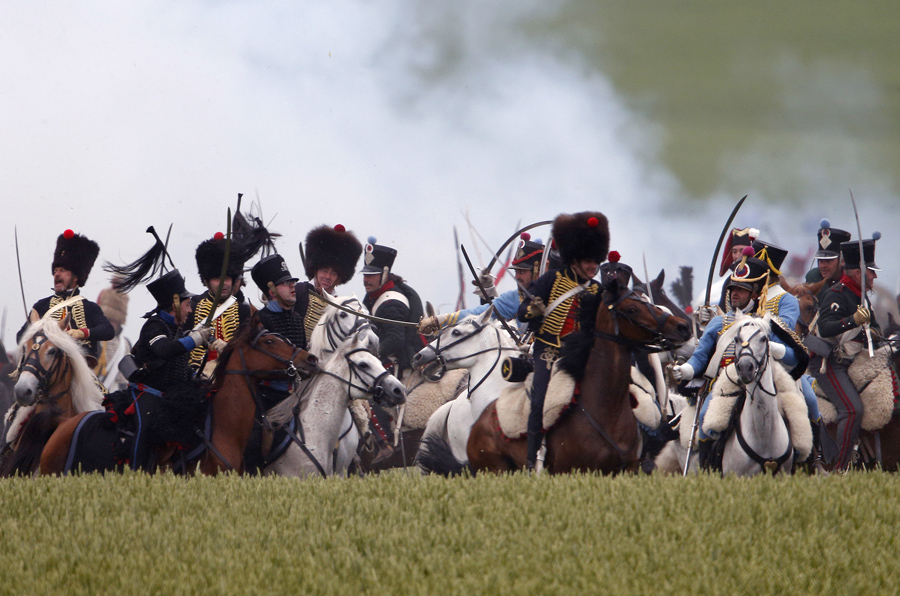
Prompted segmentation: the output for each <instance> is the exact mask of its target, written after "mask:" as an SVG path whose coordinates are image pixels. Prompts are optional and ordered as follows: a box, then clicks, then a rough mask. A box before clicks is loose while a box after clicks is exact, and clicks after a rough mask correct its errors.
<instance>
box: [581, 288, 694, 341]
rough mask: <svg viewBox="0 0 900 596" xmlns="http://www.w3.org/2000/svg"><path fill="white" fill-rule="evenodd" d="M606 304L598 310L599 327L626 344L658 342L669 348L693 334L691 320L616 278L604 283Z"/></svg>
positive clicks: (604, 301) (603, 301) (603, 300)
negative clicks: (657, 304) (622, 283)
mask: <svg viewBox="0 0 900 596" xmlns="http://www.w3.org/2000/svg"><path fill="white" fill-rule="evenodd" d="M602 303H603V304H602V306H601V307H600V308H598V309H597V315H596V321H595V326H596V330H597V331H600V332H605V333H612V335H614V336H616V337H618V338H619V341H622V342H623V343H626V345H627V344H629V343H630V344H632V345H633V347H640V346H651V345H656V346H659V347H660V348H661V349H669V348H673V347H678V346H680V345H681V344H683V343H684V342H686V341H687V340H688V339H689V338H690V337H691V329H690V326H689V323H688V321H686V320H685V319H683V318H681V317H679V316H675V315H673V314H672V313H671V312H669V311H668V310H667V309H663V308H660V307H659V306H655V305H653V304H652V303H651V302H650V300H649V298H647V297H646V296H645V295H643V294H640V293H638V292H635V291H632V290H629V289H628V288H626V287H623V286H621V285H620V284H618V283H616V282H615V280H613V281H612V282H609V283H606V284H604V286H603V294H602ZM609 315H611V317H610V316H609Z"/></svg>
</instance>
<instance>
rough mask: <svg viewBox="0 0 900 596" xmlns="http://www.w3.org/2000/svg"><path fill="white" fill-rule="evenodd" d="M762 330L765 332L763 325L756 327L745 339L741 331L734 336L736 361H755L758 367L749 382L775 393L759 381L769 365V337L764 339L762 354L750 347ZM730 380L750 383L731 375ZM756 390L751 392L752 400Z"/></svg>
mask: <svg viewBox="0 0 900 596" xmlns="http://www.w3.org/2000/svg"><path fill="white" fill-rule="evenodd" d="M762 332H763V330H762V328H761V327H756V329H755V330H754V331H753V333H751V334H750V337H748V338H747V339H745V340H741V338H740V333H739V334H738V335H735V337H734V344H735V347H734V361H735V363H737V361H738V360H750V361H751V362H752V363H753V365H754V366H755V367H756V374H755V375H754V376H753V379H751V380H750V381H749V382H750V383H756V387H757V388H759V389H760V390H761V391H762V392H763V393H765V394H766V395H775V391H774V390H773V391H772V392H771V393H770V392H769V391H767V390H766V389H765V388H764V387H762V386H761V385H760V384H759V382H758V381H759V380H760V378H762V375H763V373H765V372H766V367H768V366H769V342H768V340H767V338H765V337H763V339H765V340H766V341H765V345H766V349H765V351H764V352H763V353H762V354H760V355H757V354H756V353H754V352H753V350H751V349H750V342H751V341H752V340H753V338H755V337H756V336H757V335H760V334H762ZM726 371H727V369H726ZM726 374H727V373H726ZM729 380H730V381H732V382H733V383H735V384H736V385H747V384H749V383H742V382H740V381H739V379H738V380H736V379H731V378H730V377H729ZM755 392H756V390H755V389H754V391H753V392H751V394H750V400H751V401H752V400H753V393H755Z"/></svg>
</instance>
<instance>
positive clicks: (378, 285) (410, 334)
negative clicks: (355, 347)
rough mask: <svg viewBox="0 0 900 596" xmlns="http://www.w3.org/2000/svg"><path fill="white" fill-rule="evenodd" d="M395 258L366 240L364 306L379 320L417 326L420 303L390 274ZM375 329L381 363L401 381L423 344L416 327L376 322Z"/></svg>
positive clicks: (393, 252) (391, 251)
mask: <svg viewBox="0 0 900 596" xmlns="http://www.w3.org/2000/svg"><path fill="white" fill-rule="evenodd" d="M396 257H397V250H396V249H394V248H390V247H389V246H384V245H381V244H376V240H375V238H374V237H371V236H370V237H369V242H368V244H366V247H365V255H364V262H365V264H364V265H363V268H362V274H363V286H365V288H366V297H365V298H364V299H363V306H365V307H366V308H368V309H369V312H370V313H372V314H373V315H374V316H376V317H379V318H381V319H391V320H394V321H403V322H407V323H418V322H419V321H420V320H421V318H422V301H421V299H420V298H419V295H418V294H417V293H416V291H415V290H413V289H412V288H411V287H409V285H407V284H406V282H404V281H403V278H402V277H400V276H399V275H397V274H396V273H392V272H391V267H393V265H394V259H395V258H396ZM374 327H375V333H376V335H378V339H379V343H380V345H379V348H378V353H379V357H380V358H381V361H382V362H383V363H384V364H385V368H387V369H388V370H393V371H394V376H396V377H397V378H400V377H401V374H402V372H403V371H405V370H406V369H408V368H409V367H410V365H411V363H412V357H413V356H415V355H416V353H417V352H418V351H419V350H421V349H422V348H424V347H425V343H426V342H425V341H424V339H423V338H422V336H421V335H419V333H418V331H417V330H416V328H415V327H407V326H401V325H391V324H389V323H380V322H375V323H374Z"/></svg>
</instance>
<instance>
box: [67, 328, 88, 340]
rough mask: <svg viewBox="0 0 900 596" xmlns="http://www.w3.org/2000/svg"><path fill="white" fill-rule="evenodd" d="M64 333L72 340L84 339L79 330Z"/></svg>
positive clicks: (82, 332) (82, 333)
mask: <svg viewBox="0 0 900 596" xmlns="http://www.w3.org/2000/svg"><path fill="white" fill-rule="evenodd" d="M66 333H67V334H68V335H69V337H71V338H72V339H84V338H85V335H84V331H82V330H81V329H69V330H67V331H66Z"/></svg>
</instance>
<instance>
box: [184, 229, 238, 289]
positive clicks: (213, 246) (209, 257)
mask: <svg viewBox="0 0 900 596" xmlns="http://www.w3.org/2000/svg"><path fill="white" fill-rule="evenodd" d="M225 243H226V240H225V236H224V235H223V234H222V233H221V232H219V233H217V234H216V235H215V236H214V237H212V238H210V239H209V240H204V241H203V242H201V243H200V246H198V247H197V253H196V255H195V257H196V259H197V271H198V272H199V273H200V281H202V282H203V284H204V285H206V282H207V281H208V280H210V279H215V278H217V277H219V275H221V273H222V261H224V260H225ZM245 253H246V251H245V249H244V248H243V247H242V246H241V245H240V244H239V243H237V242H235V241H234V240H232V243H231V251H230V253H229V256H228V271H227V273H226V275H227V276H228V277H231V278H234V279H237V278H238V277H241V276H242V275H243V273H244V261H243V258H244V256H246V254H245Z"/></svg>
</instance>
